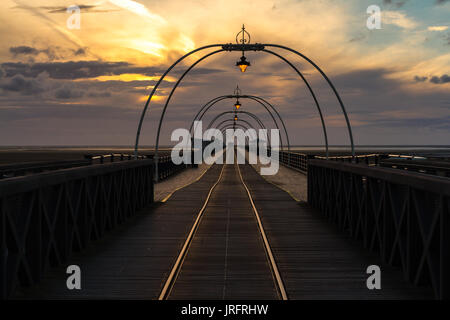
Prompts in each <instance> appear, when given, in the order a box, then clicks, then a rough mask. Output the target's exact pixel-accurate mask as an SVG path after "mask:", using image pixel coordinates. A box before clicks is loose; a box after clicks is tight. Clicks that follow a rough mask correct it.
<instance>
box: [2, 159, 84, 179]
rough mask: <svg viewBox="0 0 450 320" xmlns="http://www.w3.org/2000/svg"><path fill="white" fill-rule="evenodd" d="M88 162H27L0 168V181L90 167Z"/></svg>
mask: <svg viewBox="0 0 450 320" xmlns="http://www.w3.org/2000/svg"><path fill="white" fill-rule="evenodd" d="M90 164H91V161H90V160H75V161H74V160H68V161H51V162H29V163H19V164H8V165H2V166H0V179H6V178H12V177H17V176H25V175H29V174H35V173H41V172H46V171H52V170H59V169H66V168H73V167H81V166H87V165H90Z"/></svg>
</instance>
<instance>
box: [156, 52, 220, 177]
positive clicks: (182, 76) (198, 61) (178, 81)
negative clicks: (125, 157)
mask: <svg viewBox="0 0 450 320" xmlns="http://www.w3.org/2000/svg"><path fill="white" fill-rule="evenodd" d="M224 51H225V50H224V49H219V50H216V51H213V52H210V53H208V54H206V55H204V56H203V57H201V58H200V59H198V60H197V61H195V62H194V63H193V64H192V65H191V66H190V67H189V68H187V69H186V71H185V72H184V73H183V74H182V75H181V77H180V78H179V79H178V80H177V82H176V83H175V85H174V87H173V88H172V90H171V91H170V94H169V96H168V97H167V100H166V103H165V105H164V108H163V110H162V113H161V117H160V118H159V124H158V132H157V134H156V145H155V156H154V159H156V162H157V161H158V147H159V135H160V133H161V125H162V122H163V120H164V115H165V114H166V110H167V106H168V105H169V102H170V99H171V98H172V96H173V94H174V93H175V90H176V89H177V88H178V85H179V84H180V83H181V81H182V80H183V79H184V77H185V76H186V75H187V74H188V73H189V71H191V70H192V69H193V68H194V67H195V66H196V65H197V64H199V63H200V62H201V61H203V60H205V59H206V58H208V57H209V56H212V55H214V54H216V53H219V52H224ZM155 168H156V173H158V164H157V163H156V164H155ZM156 176H158V174H156Z"/></svg>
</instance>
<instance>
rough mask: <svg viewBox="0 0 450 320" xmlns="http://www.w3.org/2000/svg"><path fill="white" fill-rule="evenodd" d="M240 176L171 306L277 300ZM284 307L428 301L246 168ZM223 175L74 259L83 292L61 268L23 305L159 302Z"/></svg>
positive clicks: (233, 178)
mask: <svg viewBox="0 0 450 320" xmlns="http://www.w3.org/2000/svg"><path fill="white" fill-rule="evenodd" d="M236 168H237V167H236V166H234V165H227V166H225V168H224V172H223V176H222V178H221V180H220V182H219V183H218V185H217V187H216V188H215V189H214V190H213V192H212V194H211V198H210V199H209V203H208V206H207V207H206V209H205V211H204V214H203V217H202V219H201V220H200V223H199V226H198V228H197V230H196V233H195V235H194V238H193V240H192V242H191V244H190V247H189V249H188V251H187V254H186V256H185V258H184V259H183V264H182V266H181V268H180V271H179V273H177V277H176V278H175V279H176V280H175V281H174V283H173V286H171V288H170V291H169V294H168V298H169V299H279V293H278V291H277V286H276V283H275V281H274V277H273V275H272V274H273V272H272V269H271V266H270V265H269V262H268V259H267V255H266V252H265V249H264V246H263V242H262V238H261V234H260V231H259V230H258V228H257V223H256V219H255V215H254V213H253V211H252V207H251V205H250V201H249V198H248V196H247V194H246V192H245V189H244V187H243V185H242V183H241V181H240V178H239V175H238V171H237V169H236ZM240 168H241V171H242V175H243V178H244V181H245V183H246V184H247V186H248V188H249V190H250V193H251V195H252V197H253V200H254V202H255V205H256V207H257V209H258V211H259V214H260V215H261V219H262V224H263V225H264V228H265V230H266V234H267V237H268V240H269V242H270V245H271V247H272V251H273V254H274V256H275V260H276V262H277V265H278V269H279V271H280V274H281V277H282V279H283V282H284V284H285V287H286V290H287V294H288V297H289V298H290V299H380V298H381V299H414V298H432V297H433V296H432V295H431V293H430V292H429V291H428V290H422V289H417V288H414V287H412V286H410V285H408V284H407V283H406V282H404V281H403V280H402V275H401V274H400V272H399V271H398V270H395V269H392V268H390V267H389V266H384V265H382V264H381V263H380V262H379V259H378V258H377V257H376V256H374V255H372V254H369V253H367V252H366V251H364V250H363V249H362V248H361V247H360V245H359V244H358V243H355V242H353V241H352V240H350V239H349V238H348V237H346V236H345V235H342V234H341V233H339V232H338V231H337V230H336V229H335V228H334V227H333V226H332V225H330V224H328V223H327V222H326V221H325V220H324V219H323V218H322V217H321V216H320V214H318V213H317V212H315V211H313V210H312V209H310V208H308V206H307V205H305V204H299V203H297V202H296V201H294V200H293V199H292V198H290V196H289V195H288V194H287V193H286V192H284V191H282V190H280V189H278V188H277V187H275V186H273V185H271V184H269V183H268V182H266V181H265V180H264V179H263V178H262V177H261V176H260V175H259V174H258V173H256V171H255V170H254V169H253V168H252V167H251V166H250V165H241V166H240ZM221 169H222V166H221V165H214V166H212V167H211V169H210V170H209V171H208V172H207V173H206V174H205V175H204V176H203V177H202V178H201V179H200V180H199V181H198V182H195V183H194V184H192V185H190V186H188V187H186V188H183V189H181V190H179V191H177V192H176V193H175V194H174V195H173V196H172V197H171V198H170V199H169V200H168V201H167V202H166V203H164V204H158V205H155V206H154V207H152V208H149V209H147V210H144V211H143V212H142V213H141V214H140V215H138V216H137V217H136V218H135V219H133V220H132V221H130V222H129V223H127V224H126V225H124V226H123V227H121V228H120V229H118V230H116V231H114V232H112V233H111V234H110V235H108V236H107V237H105V238H104V239H103V240H101V241H99V242H97V243H95V244H94V245H92V246H91V247H90V249H89V250H87V251H86V252H83V253H79V254H76V255H75V256H74V257H73V259H71V261H70V263H69V264H76V265H79V266H80V268H81V272H82V289H81V290H68V289H67V288H66V278H67V274H66V273H65V267H64V268H56V269H54V270H52V271H51V272H50V273H49V274H48V276H47V277H46V278H45V279H44V280H43V281H42V282H41V284H40V285H38V286H35V287H33V288H27V289H21V290H20V291H18V292H17V294H16V296H15V298H19V299H157V298H158V296H159V294H160V292H161V289H162V288H163V285H164V284H165V282H166V280H167V278H168V275H169V272H170V271H171V269H172V267H173V265H174V263H175V261H176V259H177V257H178V254H179V252H180V250H181V248H182V247H183V244H184V242H185V239H186V237H187V235H188V234H189V232H190V230H191V228H192V226H193V224H194V221H195V219H196V217H197V214H198V212H199V211H200V209H201V208H202V206H203V203H204V202H205V200H206V198H207V194H208V192H209V190H210V188H211V187H212V186H213V185H214V184H215V182H216V181H217V179H218V178H219V176H220V172H221ZM371 264H377V265H380V267H381V270H382V289H381V290H376V291H371V290H368V289H367V288H366V278H367V275H366V273H365V270H366V268H367V266H368V265H371Z"/></svg>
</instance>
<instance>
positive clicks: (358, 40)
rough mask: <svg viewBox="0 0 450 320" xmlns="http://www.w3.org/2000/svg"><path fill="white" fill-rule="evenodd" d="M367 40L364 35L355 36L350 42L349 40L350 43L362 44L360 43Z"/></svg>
mask: <svg viewBox="0 0 450 320" xmlns="http://www.w3.org/2000/svg"><path fill="white" fill-rule="evenodd" d="M365 38H366V36H365V35H364V34H359V35H357V36H354V37H353V38H351V39H350V40H348V42H360V41H362V40H364V39H365Z"/></svg>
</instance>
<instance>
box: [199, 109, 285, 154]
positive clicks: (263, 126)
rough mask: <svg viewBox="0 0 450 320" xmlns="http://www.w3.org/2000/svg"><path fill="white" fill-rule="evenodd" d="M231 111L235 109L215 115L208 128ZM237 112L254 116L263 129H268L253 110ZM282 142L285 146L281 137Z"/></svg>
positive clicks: (282, 145)
mask: <svg viewBox="0 0 450 320" xmlns="http://www.w3.org/2000/svg"><path fill="white" fill-rule="evenodd" d="M229 113H234V111H224V112H222V113H220V114H218V115H217V116H216V117H214V119H213V120H212V121H211V122H210V123H209V125H208V128H207V129H209V128H210V127H211V126H212V125H213V123H214V122H215V121H216V120H217V119H219V118H220V117H221V116H223V115H226V114H229ZM236 113H237V114H239V113H242V114H246V115H248V116H250V117H252V118H253V119H254V120H255V121H256V122H258V124H259V126H260V127H261V128H262V129H267V128H266V126H265V125H264V123H263V122H262V121H261V119H259V118H258V117H257V116H256V115H255V114H253V113H251V112H248V111H238V112H236ZM268 139H269V141H270V136H269V137H268ZM280 142H281V147H284V144H283V141H282V140H281V139H280Z"/></svg>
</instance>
